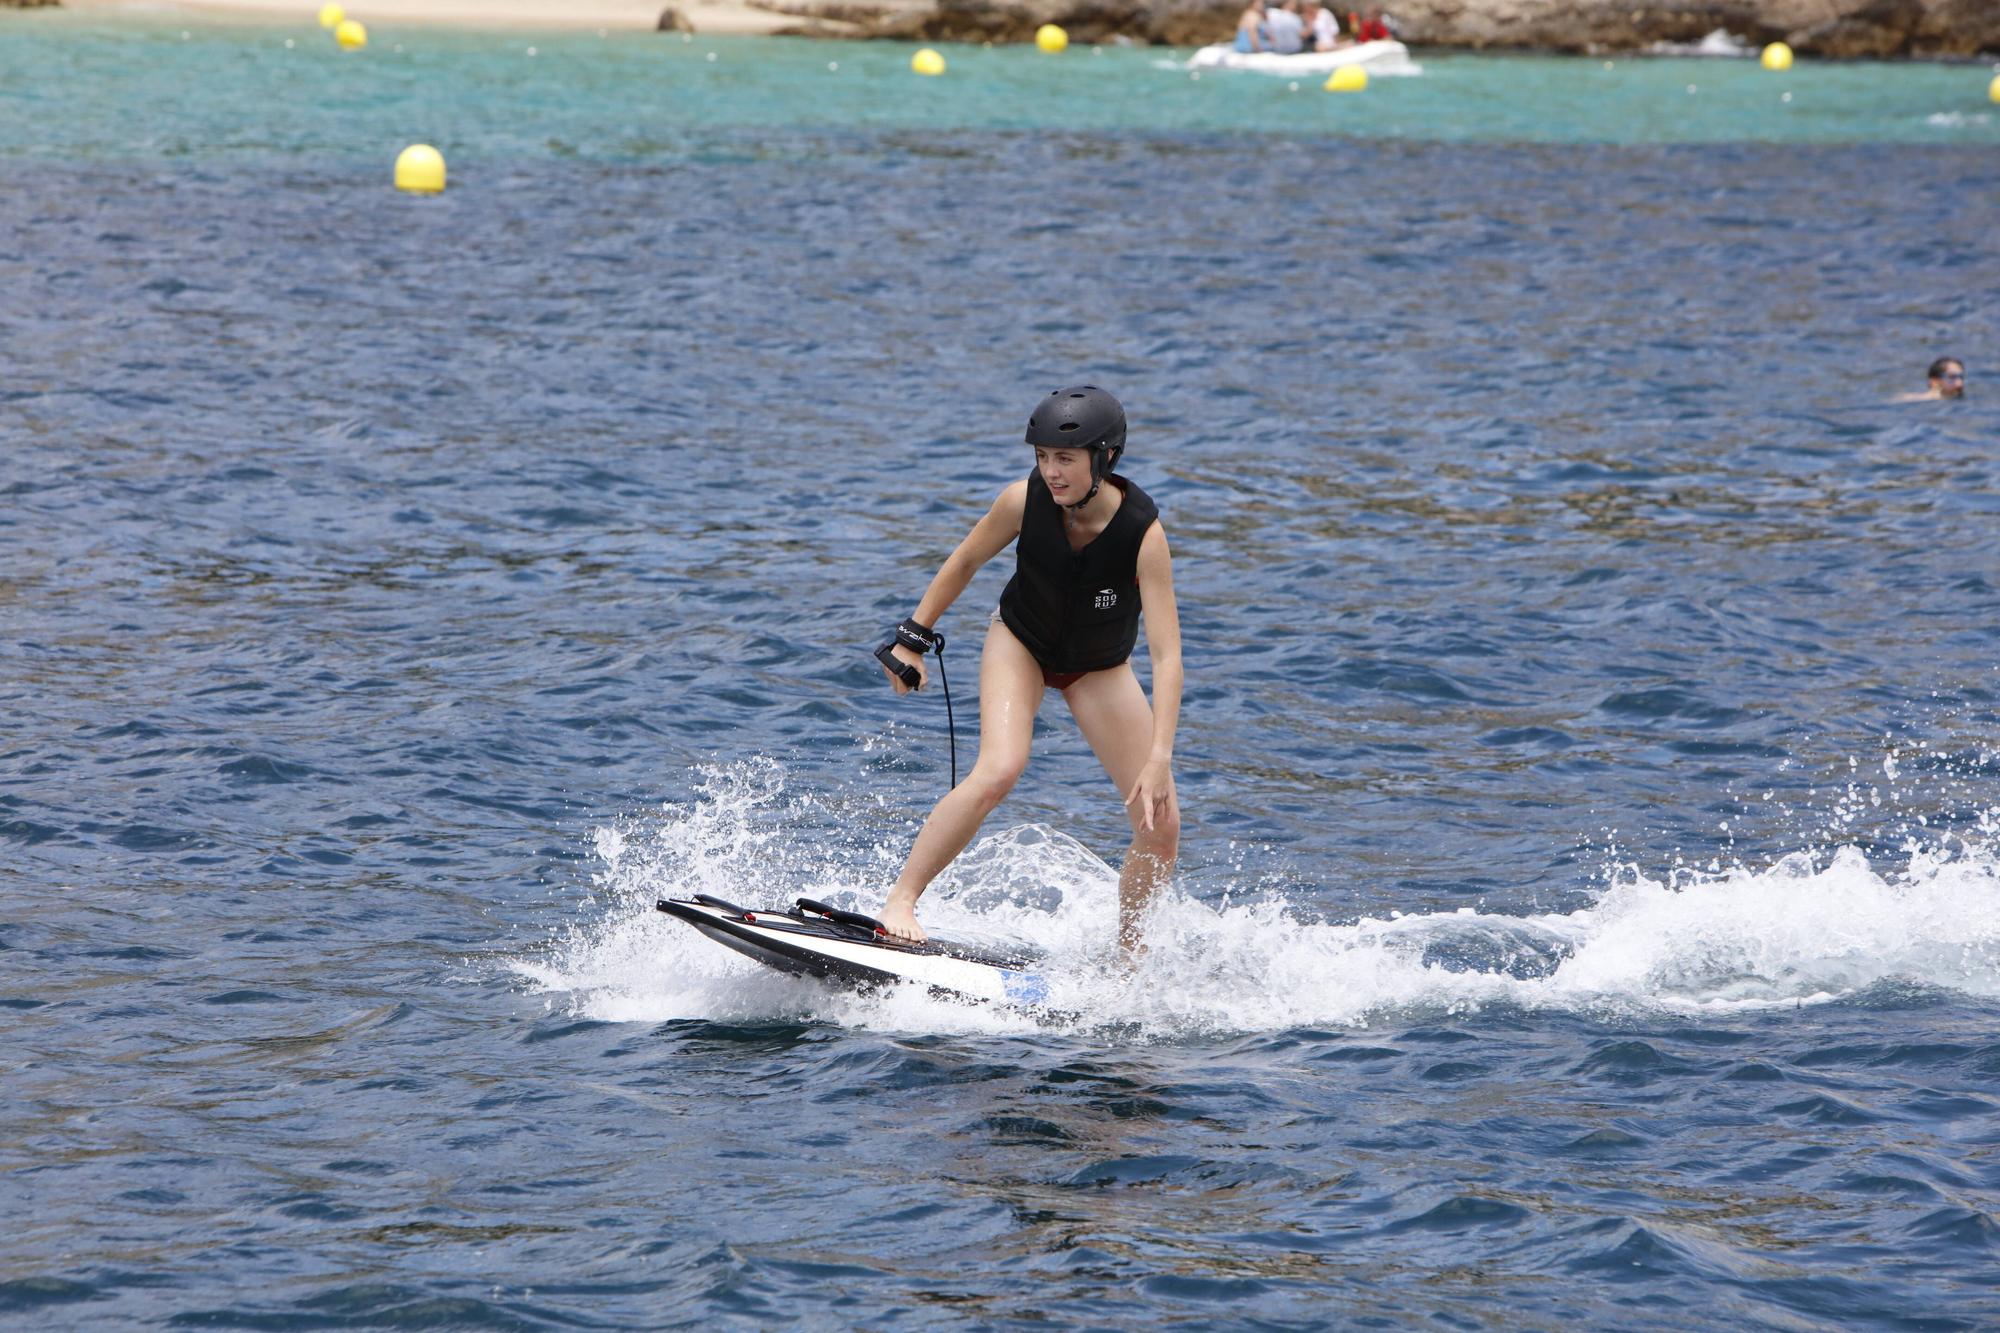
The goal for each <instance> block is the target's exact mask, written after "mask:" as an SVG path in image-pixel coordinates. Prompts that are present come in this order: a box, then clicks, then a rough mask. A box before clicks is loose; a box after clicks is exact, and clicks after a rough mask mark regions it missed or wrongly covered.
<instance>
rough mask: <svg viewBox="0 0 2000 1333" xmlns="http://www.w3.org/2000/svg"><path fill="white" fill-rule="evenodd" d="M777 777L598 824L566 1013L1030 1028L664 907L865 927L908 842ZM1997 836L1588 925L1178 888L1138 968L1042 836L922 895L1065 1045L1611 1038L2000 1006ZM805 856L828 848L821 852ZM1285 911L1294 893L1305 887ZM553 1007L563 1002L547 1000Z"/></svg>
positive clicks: (1097, 896) (550, 976)
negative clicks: (829, 811)
mask: <svg viewBox="0 0 2000 1333" xmlns="http://www.w3.org/2000/svg"><path fill="white" fill-rule="evenodd" d="M812 807H813V803H812V802H811V801H809V800H802V799H798V798H791V797H788V796H787V795H786V793H785V790H784V783H783V780H782V774H781V772H780V771H779V770H778V769H777V768H776V766H775V765H771V764H769V763H767V762H760V763H756V764H745V765H738V766H733V767H730V768H726V769H717V770H714V771H712V772H711V773H709V774H708V775H707V780H706V782H705V784H704V787H703V790H702V794H701V796H700V797H699V798H698V799H697V800H696V801H694V802H693V803H691V804H690V805H688V806H685V807H668V808H666V809H665V810H663V811H662V813H661V815H660V817H659V818H658V819H656V820H652V821H641V822H635V823H629V824H626V825H621V826H614V827H607V828H604V829H600V830H599V831H598V832H597V834H596V842H597V852H598V854H599V856H600V857H601V858H602V861H603V869H602V870H601V871H600V872H599V873H598V874H597V875H596V876H595V877H594V880H593V883H594V887H595V890H596V893H595V898H594V901H593V902H592V903H590V904H587V905H586V908H585V911H584V918H583V919H582V920H581V921H579V923H578V924H576V925H575V926H573V927H572V928H571V929H570V930H569V932H568V933H567V934H566V935H565V937H564V938H562V939H561V940H559V941H557V943H556V944H555V946H554V947H553V948H552V949H551V950H550V951H549V952H548V954H547V956H545V957H543V958H540V959H536V960H522V961H519V962H517V963H516V964H515V965H514V966H515V967H516V969H517V970H518V971H519V972H520V973H521V974H522V975H523V976H525V977H527V978H528V979H529V980H530V981H531V982H532V983H533V984H534V985H535V986H536V987H537V988H538V989H539V990H541V991H543V992H544V993H546V994H548V995H550V996H551V997H552V1003H561V1004H565V1005H567V1006H569V1007H570V1008H572V1009H573V1010H574V1011H575V1012H578V1013H580V1014H583V1015H586V1016H589V1017H593V1018H598V1019H604V1020H610V1021H642V1022H661V1021H665V1020H670V1019H680V1018H700V1019H710V1020H719V1021H736V1022H741V1021H772V1020H779V1021H805V1020H820V1021H827V1022H834V1023H839V1024H843V1025H847V1026H856V1027H871V1028H883V1029H889V1030H896V1031H922V1032H937V1031H944V1032H1004V1031H1027V1030H1032V1029H1033V1028H1035V1027H1036V1026H1037V1025H1038V1020H1039V1021H1040V1023H1041V1024H1042V1025H1046V1023H1047V1016H1046V1015H1030V1014H1025V1013H1014V1012H1007V1011H1004V1010H998V1009H991V1008H981V1007H977V1006H967V1005H962V1004H957V1003H953V1002H949V1001H944V1000H938V999H933V998H932V997H930V996H929V995H928V994H925V993H923V992H921V991H919V990H917V989H915V988H908V989H905V990H901V991H897V992H895V993H891V994H886V995H853V994H849V993H845V992H841V991H836V990H834V989H832V988H828V987H824V986H821V985H818V984H816V983H812V982H807V981H801V980H796V979H793V978H788V977H784V976H781V975H779V974H777V973H774V972H771V971H769V970H767V969H765V968H762V967H760V966H758V965H756V964H755V963H752V962H750V961H749V960H747V959H744V958H741V957H738V956H737V955H735V954H733V953H731V952H729V951H727V950H725V949H722V948H719V947H717V946H716V945H714V944H713V943H711V942H710V941H708V940H706V939H704V938H702V937H700V936H699V935H697V934H696V933H695V932H693V931H691V930H688V929H687V928H686V927H684V926H682V925H680V924H679V923H677V922H674V921H671V920H669V919H668V918H666V917H664V916H662V915H661V914H659V913H658V912H656V911H655V910H653V903H654V901H655V900H656V899H657V898H659V897H662V896H685V895H688V894H692V893H712V894H715V895H717V896H720V897H723V898H729V899H732V900H736V901H742V902H744V903H745V905H746V906H766V905H768V906H776V905H780V904H789V903H790V901H791V899H792V898H794V897H796V896H799V895H801V894H803V895H807V896H812V897H818V898H822V899H825V900H827V901H830V902H833V903H835V904H839V905H844V906H850V907H854V908H856V909H859V910H864V911H872V910H874V909H875V908H876V907H877V906H878V905H879V904H878V901H877V899H878V896H879V892H880V888H879V886H880V885H882V884H885V883H887V882H888V878H889V877H891V876H893V873H894V869H895V865H896V858H897V857H898V856H900V854H901V851H902V846H901V845H892V844H894V843H895V840H894V839H891V840H888V841H884V842H880V843H869V842H865V841H864V842H860V843H856V844H854V845H850V846H834V847H831V848H828V847H827V846H826V840H825V838H824V837H823V836H821V835H819V834H816V833H812V832H809V831H804V830H802V828H801V825H802V824H803V823H805V822H809V817H812V816H813V815H814V812H813V809H812ZM1993 832H1994V824H1993V822H1992V820H1991V819H1990V818H1989V819H1987V820H1983V821H1982V822H1981V824H1980V825H1979V827H1978V828H1977V829H1975V830H1974V831H1973V833H1972V834H1971V835H1970V836H1969V837H1967V838H1965V839H1961V840H1960V841H1959V843H1958V845H1957V847H1956V848H1955V849H1953V850H1950V851H1946V850H1944V849H1943V848H1942V847H1941V846H1940V845H1930V844H1926V845H1919V844H1917V843H1915V842H1912V843H1910V844H1909V845H1908V846H1907V847H1906V848H1905V850H1904V853H1903V857H1902V864H1901V865H1899V866H1897V867H1894V868H1888V869H1883V868H1878V867H1877V866H1874V865H1871V864H1870V862H1869V860H1868V858H1867V857H1866V856H1865V855H1864V854H1863V853H1862V852H1861V851H1859V850H1857V849H1856V848H1854V847H1852V846H1836V847H1834V848H1832V849H1830V850H1827V851H1810V852H1808V851H1800V852H1794V853H1791V854H1789V855H1785V856H1783V857H1780V858H1779V859H1777V860H1776V861H1775V862H1774V863H1771V864H1768V865H1764V866H1762V867H1751V866H1736V867H1731V868H1726V869H1706V870H1690V869H1686V868H1680V869H1676V870H1674V871H1672V872H1669V873H1667V874H1665V875H1664V876H1659V877H1655V876H1653V875H1649V874H1647V873H1646V872H1645V871H1644V870H1642V869H1641V868H1640V867H1637V866H1633V865H1622V866H1617V867H1614V868H1613V870H1612V871H1611V873H1610V875H1609V879H1608V882H1607V884H1606V885H1605V887H1604V888H1603V889H1602V891H1601V892H1599V893H1598V895H1597V896H1596V899H1595V901H1593V902H1592V903H1591V904H1590V905H1589V906H1587V907H1585V908H1583V909H1581V910H1578V911H1575V912H1570V913H1563V914H1539V915H1525V914H1517V913H1508V912H1504V911H1489V910H1481V909H1475V908H1470V907H1467V908H1460V909H1459V910H1457V911H1455V912H1448V913H1445V912H1440V913H1416V914H1409V915H1404V914H1399V913H1393V912H1392V913H1390V914H1388V915H1387V916H1383V917H1362V918H1360V919H1358V920H1345V921H1329V920H1321V919H1316V917H1315V914H1314V912H1313V910H1312V908H1311V906H1310V904H1302V903H1299V902H1297V901H1285V900H1283V899H1279V898H1273V897H1272V896H1271V895H1269V894H1268V893H1264V892H1261V891H1260V892H1257V893H1255V894H1251V895H1249V897H1248V900H1242V899H1240V898H1239V899H1234V900H1233V899H1232V897H1231V896H1229V895H1227V894H1224V895H1219V900H1218V901H1202V900H1197V899H1195V898H1193V897H1190V896H1189V895H1188V894H1186V893H1185V892H1182V891H1179V890H1175V891H1173V892H1169V893H1167V894H1165V895H1163V896H1162V899H1161V901H1160V902H1159V903H1158V904H1157V905H1156V907H1155V909H1154V912H1153V914H1152V918H1151V921H1150V925H1149V929H1148V934H1147V938H1148V941H1149V945H1150V947H1149V948H1148V950H1147V951H1146V953H1145V955H1144V956H1143V957H1142V958H1141V959H1140V960H1139V961H1138V962H1137V964H1136V965H1131V966H1128V965H1127V964H1126V963H1125V961H1124V960H1123V959H1122V958H1121V957H1119V956H1118V954H1117V953H1116V951H1115V950H1114V949H1113V947H1112V943H1111V942H1112V939H1113V936H1114V932H1115V926H1116V902H1117V873H1116V871H1115V870H1114V869H1113V868H1112V867H1111V866H1110V865H1108V864H1106V863H1105V862H1104V861H1103V860H1101V859H1099V858H1098V857H1097V856H1095V855H1094V854H1092V853H1091V852H1090V851H1089V850H1088V849H1086V848H1085V847H1083V846H1082V845H1081V844H1080V843H1078V842H1076V841H1075V840H1074V839H1072V838H1069V837H1067V836H1066V835H1064V834H1062V833H1060V832H1058V831H1056V830H1053V829H1049V828H1046V827H1043V826H1039V825H1024V826H1019V827H1015V828H1010V829H1007V830H1005V831H1004V832H1000V833H997V834H994V835H992V836H989V837H987V838H984V839H982V840H981V841H979V842H978V843H977V844H975V845H974V847H973V848H972V849H970V850H969V851H968V852H967V854H966V855H965V856H963V857H961V858H960V859H959V861H958V862H957V863H956V864H955V865H954V866H952V867H951V869H950V870H949V871H948V872H947V873H946V874H945V875H944V876H943V877H941V878H940V879H939V880H938V882H937V883H936V884H935V885H933V886H932V888H931V890H930V891H929V893H928V894H926V896H925V899H924V904H923V918H924V921H925V924H926V926H927V928H928V929H930V930H931V931H932V932H933V933H935V934H938V935H941V936H945V937H949V938H954V939H960V940H966V941H978V942H983V943H989V944H1001V945H1025V946H1027V947H1029V948H1032V949H1034V950H1037V951H1040V952H1042V953H1043V954H1045V955H1046V957H1047V961H1048V966H1049V977H1050V996H1049V1006H1050V1008H1051V1009H1053V1010H1056V1011H1061V1012H1062V1013H1064V1014H1065V1015H1068V1017H1065V1018H1064V1019H1063V1020H1062V1024H1063V1025H1065V1026H1077V1027H1080V1028H1086V1029H1106V1028H1112V1029H1119V1030H1122V1031H1123V1032H1125V1033H1126V1034H1128V1035H1130V1036H1132V1037H1135V1038H1141V1039H1160V1038H1173V1037H1183V1036H1188V1035H1193V1034H1201V1033H1226V1032H1255V1031H1268V1030H1277V1029H1284V1028H1291V1027H1299V1026H1315V1025H1318V1026H1328V1025H1333V1026H1347V1027H1356V1028H1360V1027H1368V1026H1372V1025H1376V1024H1380V1023H1384V1022H1398V1023H1407V1022H1411V1021H1424V1020H1425V1019H1427V1018H1440V1017H1449V1016H1452V1015H1463V1014H1468V1013H1472V1012H1477V1011H1480V1010H1483V1009H1488V1008H1494V1007H1504V1008H1508V1009H1512V1010H1515V1011H1523V1010H1527V1011H1558V1012H1569V1013H1585V1014H1590V1015H1593V1016H1598V1017H1609V1018H1616V1017H1619V1016H1622V1015H1639V1014H1644V1013H1648V1012H1660V1011H1678V1012H1688V1013H1702V1012H1710V1013H1719V1012H1729V1011H1737V1010H1746V1009H1759V1008H1771V1007H1780V1006H1793V1005H1801V1004H1822V1003H1827V1002H1832V1001H1839V1000H1848V999H1855V998H1857V997H1866V996H1867V995H1869V994H1870V993H1871V992H1874V993H1880V992H1882V991H1883V990H1885V989H1886V990H1888V991H1890V992H1892V993H1893V992H1896V991H1905V992H1907V991H1910V990H1918V989H1925V988H1936V989H1944V990H1951V991H1957V992H1961V993H1965V994H1970V995H1977V996H1982V997H1992V996H2000V893H1996V891H1995V890H1996V884H1995V876H1996V860H1995V858H1994V856H1993V855H1992V853H1991V851H1990V850H1989V848H1990V847H1991V846H1992V845H1993V840H1992V836H1991V835H1992V834H1993ZM803 848H815V849H816V850H813V851H810V852H806V851H802V849H803ZM1292 897H1293V898H1294V899H1296V898H1297V897H1298V894H1297V891H1296V890H1295V891H1294V892H1293V894H1292ZM555 997H560V998H555Z"/></svg>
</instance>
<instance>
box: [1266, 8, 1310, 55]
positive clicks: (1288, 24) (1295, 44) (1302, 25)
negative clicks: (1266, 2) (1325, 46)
mask: <svg viewBox="0 0 2000 1333" xmlns="http://www.w3.org/2000/svg"><path fill="white" fill-rule="evenodd" d="M1264 22H1265V23H1266V24H1267V25H1268V30H1269V32H1270V34H1271V49H1272V50H1273V51H1275V52H1277V53H1278V54H1279V55H1281V56H1295V55H1297V54H1298V53H1299V52H1301V51H1303V50H1305V49H1306V21H1305V20H1304V19H1302V18H1300V17H1299V0H1283V3H1282V4H1280V5H1278V6H1277V7H1276V8H1274V9H1271V10H1269V11H1268V12H1266V14H1265V15H1264Z"/></svg>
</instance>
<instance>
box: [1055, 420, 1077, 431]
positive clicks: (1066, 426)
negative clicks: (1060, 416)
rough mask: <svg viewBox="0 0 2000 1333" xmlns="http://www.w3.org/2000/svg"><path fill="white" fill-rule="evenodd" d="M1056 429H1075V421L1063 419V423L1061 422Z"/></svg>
mask: <svg viewBox="0 0 2000 1333" xmlns="http://www.w3.org/2000/svg"><path fill="white" fill-rule="evenodd" d="M1056 429H1058V430H1075V429H1076V423H1075V422H1074V421H1065V422H1063V424H1062V425H1060V426H1058V427H1057V428H1056Z"/></svg>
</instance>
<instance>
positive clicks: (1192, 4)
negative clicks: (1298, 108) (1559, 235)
mask: <svg viewBox="0 0 2000 1333" xmlns="http://www.w3.org/2000/svg"><path fill="white" fill-rule="evenodd" d="M748 3H749V4H750V5H751V7H752V8H755V9H760V10H764V11H766V12H769V13H773V14H780V15H785V16H788V17H792V18H796V19H798V20H799V22H798V23H797V24H795V25H793V26H790V27H786V28H781V29H779V31H780V32H782V33H785V34H787V35H793V36H811V37H860V38H892V39H901V40H911V41H942V42H996V43H997V42H1025V41H1031V40H1033V38H1034V33H1035V29H1037V28H1038V27H1040V26H1041V25H1042V24H1044V23H1056V24H1060V25H1062V26H1063V27H1064V28H1066V29H1068V30H1069V33H1070V36H1071V38H1072V40H1075V41H1078V42H1108V41H1126V42H1135V43H1140V44H1151V45H1162V46H1193V45H1200V44H1203V43H1207V42H1215V41H1221V40H1223V39H1224V38H1225V37H1226V36H1227V35H1228V34H1229V33H1230V32H1231V31H1233V30H1234V29H1235V26H1236V16H1237V14H1238V13H1239V12H1241V9H1242V5H1241V3H1240V0H748ZM1336 7H1338V8H1345V7H1346V6H1345V5H1344V4H1341V3H1338V0H1337V3H1336ZM1388 8H1389V12H1390V14H1391V15H1392V16H1393V17H1394V18H1395V20H1396V23H1397V26H1398V28H1399V29H1400V31H1401V34H1402V37H1403V40H1405V41H1407V42H1409V43H1410V44H1411V45H1412V46H1424V47H1440V46H1442V47H1458V48H1462V49H1467V50H1475V51H1496V50H1527V51H1560V52H1574V53H1579V54H1586V53H1587V54H1593V55H1594V54H1601V53H1609V52H1631V51H1644V50H1646V49H1648V48H1650V47H1653V46H1655V45H1656V44H1662V43H1667V44H1682V43H1695V42H1699V41H1700V40H1701V39H1702V38H1703V37H1705V36H1707V35H1708V34H1709V33H1712V32H1716V31H1718V30H1720V31H1724V32H1727V33H1729V34H1731V35H1732V36H1733V37H1735V38H1736V39H1737V40H1738V41H1740V42H1742V43H1744V44H1745V45H1749V46H1753V47H1755V46H1761V45H1762V44H1763V43H1765V42H1774V41H1784V42H1787V43H1789V44H1790V45H1791V47H1792V48H1793V50H1795V51H1797V52H1799V53H1800V54H1802V55H1808V56H1821V57H1826V58H1831V59H1842V60H1851V59H1862V58H1870V57H1891V56H1929V57H1937V56H1974V55H1978V54H1979V53H1981V52H2000V0H1683V2H1681V3H1673V2H1671V0H1670V2H1669V3H1664V4H1662V3H1659V2H1658V0H1395V3H1392V4H1390V5H1389V6H1388Z"/></svg>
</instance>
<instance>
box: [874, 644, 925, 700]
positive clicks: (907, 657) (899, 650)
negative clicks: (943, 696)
mask: <svg viewBox="0 0 2000 1333" xmlns="http://www.w3.org/2000/svg"><path fill="white" fill-rule="evenodd" d="M890 656H892V657H894V658H895V659H896V660H897V661H898V662H901V663H902V664H903V665H904V666H913V667H915V668H916V669H917V683H916V685H915V686H914V687H912V686H909V685H905V684H904V683H903V682H902V681H900V680H898V679H897V678H896V673H895V672H893V671H891V670H889V668H888V667H883V668H882V674H883V675H885V676H887V677H888V678H889V683H890V684H891V685H894V686H895V687H896V693H898V694H908V693H909V692H910V690H911V689H912V688H915V689H919V690H921V689H922V688H923V687H924V686H926V685H928V684H930V679H931V673H930V672H928V671H926V670H924V659H923V657H922V655H921V654H919V653H916V652H914V651H912V650H911V649H908V648H905V647H904V646H903V645H902V644H900V643H899V644H897V645H896V646H895V647H894V648H892V649H890Z"/></svg>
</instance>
